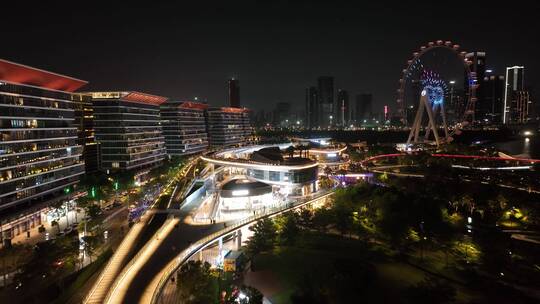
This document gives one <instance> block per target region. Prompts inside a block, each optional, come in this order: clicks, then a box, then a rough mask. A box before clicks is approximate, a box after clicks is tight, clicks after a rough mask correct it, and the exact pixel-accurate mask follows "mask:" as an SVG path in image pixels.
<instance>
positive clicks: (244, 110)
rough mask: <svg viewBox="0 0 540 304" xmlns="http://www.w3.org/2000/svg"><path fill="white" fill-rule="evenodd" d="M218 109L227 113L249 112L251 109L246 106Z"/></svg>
mask: <svg viewBox="0 0 540 304" xmlns="http://www.w3.org/2000/svg"><path fill="white" fill-rule="evenodd" d="M217 110H218V111H221V112H225V113H248V112H249V110H248V109H246V108H228V107H223V108H217Z"/></svg>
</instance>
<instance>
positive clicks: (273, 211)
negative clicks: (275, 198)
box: [150, 190, 334, 304]
mask: <svg viewBox="0 0 540 304" xmlns="http://www.w3.org/2000/svg"><path fill="white" fill-rule="evenodd" d="M333 194H334V192H333V190H329V191H327V192H324V193H321V194H320V195H319V196H317V197H315V198H310V199H305V200H299V201H296V202H294V203H289V204H285V205H283V204H281V205H279V206H273V207H270V208H268V209H266V210H265V211H263V212H261V213H258V214H255V215H253V216H250V217H248V218H245V219H243V220H241V221H239V222H237V223H235V224H233V225H231V226H229V227H226V228H224V229H222V230H220V231H217V232H215V233H212V234H210V235H208V236H206V237H204V238H202V239H200V240H198V241H197V242H195V243H193V244H192V245H190V246H189V247H188V248H187V249H185V250H183V251H182V252H181V253H180V254H179V255H178V256H176V258H174V260H173V261H172V262H171V263H169V265H167V266H166V268H165V271H164V273H163V274H161V278H160V280H159V282H158V284H157V286H156V288H155V289H154V291H153V293H152V298H151V300H150V303H152V304H156V303H158V300H159V298H160V296H161V294H162V292H163V289H164V288H165V285H166V284H167V282H168V281H169V280H170V277H171V276H172V275H173V274H174V273H175V272H176V271H177V270H178V268H180V266H182V264H184V263H185V262H186V261H187V260H189V258H191V257H192V256H193V255H194V254H196V253H197V252H199V251H200V250H202V249H204V248H205V247H206V246H208V245H209V244H211V243H213V242H214V241H216V240H217V239H219V238H220V237H223V236H226V235H227V234H230V233H232V232H234V231H236V230H238V229H240V228H242V227H243V226H246V225H248V224H250V223H253V222H256V221H258V220H260V219H262V218H265V217H272V216H275V215H278V214H280V213H283V212H285V211H288V210H292V209H295V208H299V207H302V206H304V205H307V204H311V203H313V202H315V201H317V200H320V199H326V198H328V197H330V196H331V195H333Z"/></svg>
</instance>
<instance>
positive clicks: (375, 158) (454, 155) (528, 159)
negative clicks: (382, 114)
mask: <svg viewBox="0 0 540 304" xmlns="http://www.w3.org/2000/svg"><path fill="white" fill-rule="evenodd" d="M405 155H408V154H403V153H395V154H381V155H377V156H373V157H370V158H368V159H365V160H364V161H362V162H363V163H367V162H371V161H374V160H377V159H381V158H392V157H399V156H405ZM431 156H433V157H444V158H468V159H483V160H497V161H517V162H528V163H540V159H532V158H505V157H495V156H478V155H461V154H431Z"/></svg>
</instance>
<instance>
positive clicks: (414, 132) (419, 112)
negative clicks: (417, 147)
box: [407, 103, 423, 145]
mask: <svg viewBox="0 0 540 304" xmlns="http://www.w3.org/2000/svg"><path fill="white" fill-rule="evenodd" d="M422 111H423V108H422V103H420V105H419V106H418V110H417V111H416V115H415V116H414V122H413V124H412V127H411V131H410V132H409V138H408V139H407V144H408V145H409V144H410V143H411V140H413V143H417V142H418V132H419V131H420V129H419V127H420V126H419V125H418V121H419V120H420V119H419V117H420V116H421V115H422ZM413 138H414V139H413Z"/></svg>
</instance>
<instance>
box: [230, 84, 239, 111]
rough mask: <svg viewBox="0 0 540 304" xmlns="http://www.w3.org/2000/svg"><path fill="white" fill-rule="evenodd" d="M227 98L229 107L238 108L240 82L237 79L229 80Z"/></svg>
mask: <svg viewBox="0 0 540 304" xmlns="http://www.w3.org/2000/svg"><path fill="white" fill-rule="evenodd" d="M227 96H228V99H229V106H230V107H232V108H240V81H239V80H238V79H234V78H232V79H229V81H228V95H227Z"/></svg>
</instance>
